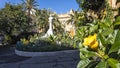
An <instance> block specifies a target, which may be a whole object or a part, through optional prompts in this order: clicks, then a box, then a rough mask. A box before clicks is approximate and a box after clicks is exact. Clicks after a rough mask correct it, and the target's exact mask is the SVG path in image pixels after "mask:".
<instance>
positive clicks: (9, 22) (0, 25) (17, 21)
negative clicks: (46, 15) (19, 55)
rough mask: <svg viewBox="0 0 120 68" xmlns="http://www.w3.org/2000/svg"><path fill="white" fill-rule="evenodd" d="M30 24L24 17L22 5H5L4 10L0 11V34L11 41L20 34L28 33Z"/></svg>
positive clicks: (28, 19) (29, 20) (26, 17)
mask: <svg viewBox="0 0 120 68" xmlns="http://www.w3.org/2000/svg"><path fill="white" fill-rule="evenodd" d="M30 23H31V19H30V18H29V17H28V16H26V14H25V12H24V11H23V7H22V5H11V4H9V3H6V5H5V8H2V9H1V10H0V32H2V33H4V34H5V35H8V36H9V37H11V38H12V39H14V38H13V36H16V35H18V34H19V33H21V32H26V31H30V27H31V26H30V25H29V24H30ZM14 40H15V39H14Z"/></svg>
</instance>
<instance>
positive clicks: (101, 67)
mask: <svg viewBox="0 0 120 68" xmlns="http://www.w3.org/2000/svg"><path fill="white" fill-rule="evenodd" d="M95 68H106V62H104V61H102V62H100V63H98V64H97V66H96V67H95Z"/></svg>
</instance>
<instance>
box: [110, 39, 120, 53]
mask: <svg viewBox="0 0 120 68" xmlns="http://www.w3.org/2000/svg"><path fill="white" fill-rule="evenodd" d="M119 49H120V41H117V42H115V43H114V44H113V45H112V47H111V48H110V50H109V54H110V53H112V52H116V51H118V50H119Z"/></svg>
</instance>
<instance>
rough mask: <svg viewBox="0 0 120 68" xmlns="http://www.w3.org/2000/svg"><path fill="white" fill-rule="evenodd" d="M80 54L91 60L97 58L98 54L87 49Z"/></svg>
mask: <svg viewBox="0 0 120 68" xmlns="http://www.w3.org/2000/svg"><path fill="white" fill-rule="evenodd" d="M80 52H81V54H82V55H84V57H83V58H90V57H93V56H96V52H92V51H88V50H87V49H86V48H82V49H80ZM81 58H82V57H81Z"/></svg>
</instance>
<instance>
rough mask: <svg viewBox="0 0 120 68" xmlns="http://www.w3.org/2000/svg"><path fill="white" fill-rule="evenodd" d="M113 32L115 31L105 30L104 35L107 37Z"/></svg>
mask: <svg viewBox="0 0 120 68" xmlns="http://www.w3.org/2000/svg"><path fill="white" fill-rule="evenodd" d="M112 32H113V29H110V28H105V30H104V31H103V32H102V35H104V36H107V35H109V34H111V33H112Z"/></svg>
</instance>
